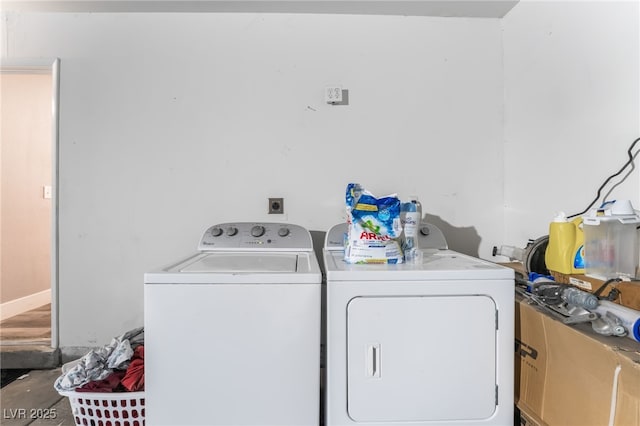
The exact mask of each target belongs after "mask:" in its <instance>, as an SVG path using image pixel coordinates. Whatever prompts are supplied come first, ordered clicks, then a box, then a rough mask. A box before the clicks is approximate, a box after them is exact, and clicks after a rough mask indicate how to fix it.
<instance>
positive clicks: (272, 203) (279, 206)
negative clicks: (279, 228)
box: [269, 198, 284, 214]
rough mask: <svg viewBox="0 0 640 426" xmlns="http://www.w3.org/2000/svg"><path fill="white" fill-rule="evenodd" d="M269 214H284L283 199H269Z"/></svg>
mask: <svg viewBox="0 0 640 426" xmlns="http://www.w3.org/2000/svg"><path fill="white" fill-rule="evenodd" d="M269 214H284V198H269Z"/></svg>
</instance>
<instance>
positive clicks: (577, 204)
mask: <svg viewBox="0 0 640 426" xmlns="http://www.w3.org/2000/svg"><path fill="white" fill-rule="evenodd" d="M639 5H640V3H638V2H637V1H634V2H631V1H625V2H616V1H600V2H582V1H570V2H538V1H521V2H520V3H519V4H518V5H517V6H516V7H515V8H514V9H513V10H511V12H509V13H508V14H507V15H506V16H505V18H503V19H502V25H503V27H504V79H505V80H504V85H505V150H504V156H505V160H506V167H505V217H506V220H505V224H504V226H505V243H506V244H510V245H519V246H522V245H523V244H525V243H526V241H527V239H528V238H537V237H540V236H543V235H546V234H548V233H549V230H548V225H549V221H551V220H552V219H553V217H554V216H555V214H556V212H558V211H565V212H566V213H567V214H575V213H580V212H582V211H583V210H584V209H586V208H587V207H588V206H589V204H590V203H591V202H592V201H593V200H594V198H595V197H596V193H597V190H598V188H599V187H600V185H601V184H603V183H604V181H605V180H606V179H607V178H608V177H609V176H610V175H612V174H614V173H616V172H617V171H618V170H619V169H620V168H621V167H622V166H623V164H624V163H625V162H626V161H627V160H628V155H627V150H628V149H629V147H630V145H631V143H632V142H633V141H634V140H635V139H636V138H638V137H640V99H639V95H640V85H639V82H640V66H639V60H640V33H639V26H640V7H639ZM639 149H640V143H638V144H637V145H636V147H635V149H634V152H638V150H639ZM627 170H629V169H627ZM620 180H621V179H620V178H617V179H614V180H613V181H612V183H611V184H609V185H607V186H606V189H605V190H604V191H603V192H602V195H603V196H604V195H605V194H606V193H607V192H608V191H609V190H610V189H612V188H613V187H614V183H615V182H619V181H620ZM608 199H609V200H614V199H630V200H631V201H632V203H633V204H634V207H635V208H636V209H640V178H639V174H638V168H637V167H636V168H635V170H633V172H632V174H631V175H630V176H628V177H627V179H626V180H624V182H623V183H622V184H621V185H619V186H617V187H615V189H614V191H613V192H612V193H611V195H610V196H609V197H608ZM602 201H603V199H602V198H601V199H600V200H599V202H598V203H597V204H596V207H597V206H598V205H599V204H600V203H601V202H602Z"/></svg>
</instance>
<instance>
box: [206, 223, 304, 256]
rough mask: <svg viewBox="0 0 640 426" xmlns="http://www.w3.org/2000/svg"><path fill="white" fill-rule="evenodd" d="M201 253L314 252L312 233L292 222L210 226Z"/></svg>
mask: <svg viewBox="0 0 640 426" xmlns="http://www.w3.org/2000/svg"><path fill="white" fill-rule="evenodd" d="M198 250H200V251H216V250H225V251H231V250H241V251H250V250H255V251H265V250H266V251H268V250H274V251H312V250H313V242H312V240H311V234H310V233H309V231H307V230H306V229H305V228H303V227H302V226H299V225H294V224H290V223H273V222H230V223H220V224H218V225H213V226H211V227H209V228H208V229H207V230H206V231H205V233H204V235H203V236H202V238H201V239H200V244H198Z"/></svg>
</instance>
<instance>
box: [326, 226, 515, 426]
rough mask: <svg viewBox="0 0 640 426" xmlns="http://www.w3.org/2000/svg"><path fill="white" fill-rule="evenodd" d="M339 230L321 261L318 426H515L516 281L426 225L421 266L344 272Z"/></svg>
mask: <svg viewBox="0 0 640 426" xmlns="http://www.w3.org/2000/svg"><path fill="white" fill-rule="evenodd" d="M346 229H347V228H346V224H340V225H337V226H335V227H333V228H331V229H330V230H329V232H328V233H327V235H326V240H325V247H324V253H323V257H324V264H325V269H326V285H327V296H326V297H327V301H326V305H327V307H326V309H327V313H326V315H327V325H326V327H327V337H326V339H327V342H326V352H327V354H326V384H325V412H324V416H325V423H326V425H328V426H335V425H350V426H353V425H376V426H383V425H384V426H387V425H396V426H398V425H405V424H406V425H411V426H415V425H430V426H435V425H438V426H446V425H451V426H454V425H455V426H461V425H475V426H477V425H496V426H497V425H500V426H504V425H508V424H513V383H514V382H513V365H514V356H513V344H514V343H513V342H514V271H513V270H511V269H509V268H505V267H502V266H500V265H497V264H494V263H491V262H488V261H484V260H481V259H477V258H474V257H471V256H467V255H464V254H461V253H457V252H455V251H451V250H448V249H447V245H446V241H445V240H444V238H443V237H442V233H441V232H440V230H439V229H438V228H437V227H436V226H434V225H430V224H425V223H423V224H422V227H421V229H422V231H423V232H421V234H420V237H419V242H418V246H419V248H420V249H421V250H422V251H423V261H422V263H419V264H398V265H395V264H347V263H346V262H344V260H343V257H344V250H343V247H344V245H343V241H344V234H345V232H346ZM429 230H430V231H431V232H428V231H429ZM425 234H426V235H425Z"/></svg>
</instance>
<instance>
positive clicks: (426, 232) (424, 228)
mask: <svg viewBox="0 0 640 426" xmlns="http://www.w3.org/2000/svg"><path fill="white" fill-rule="evenodd" d="M420 233H421V234H422V235H424V236H427V235H429V234H430V233H431V230H430V229H429V227H428V226H427V225H422V226H421V227H420Z"/></svg>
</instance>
